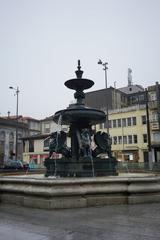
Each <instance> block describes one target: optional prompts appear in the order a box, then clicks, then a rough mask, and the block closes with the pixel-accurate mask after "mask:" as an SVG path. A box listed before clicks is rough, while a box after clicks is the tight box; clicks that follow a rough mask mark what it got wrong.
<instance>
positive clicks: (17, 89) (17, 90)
mask: <svg viewBox="0 0 160 240" xmlns="http://www.w3.org/2000/svg"><path fill="white" fill-rule="evenodd" d="M9 88H10V89H13V90H15V95H16V96H17V102H16V151H15V158H16V160H17V156H18V94H19V92H20V91H19V88H18V87H17V88H14V87H12V86H11V87H9Z"/></svg>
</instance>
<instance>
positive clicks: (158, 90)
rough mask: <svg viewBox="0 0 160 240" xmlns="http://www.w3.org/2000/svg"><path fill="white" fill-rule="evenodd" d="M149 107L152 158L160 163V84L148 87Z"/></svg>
mask: <svg viewBox="0 0 160 240" xmlns="http://www.w3.org/2000/svg"><path fill="white" fill-rule="evenodd" d="M148 108H149V123H150V132H151V134H150V137H151V139H150V141H151V151H152V159H153V161H155V162H159V163H160V84H159V83H158V82H156V84H155V85H153V86H149V87H148Z"/></svg>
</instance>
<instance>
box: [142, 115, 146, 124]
mask: <svg viewBox="0 0 160 240" xmlns="http://www.w3.org/2000/svg"><path fill="white" fill-rule="evenodd" d="M146 123H147V119H146V116H145V115H144V116H142V124H146Z"/></svg>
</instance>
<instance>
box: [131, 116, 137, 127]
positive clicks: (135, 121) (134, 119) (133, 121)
mask: <svg viewBox="0 0 160 240" xmlns="http://www.w3.org/2000/svg"><path fill="white" fill-rule="evenodd" d="M132 123H133V125H136V124H137V120H136V117H133V118H132Z"/></svg>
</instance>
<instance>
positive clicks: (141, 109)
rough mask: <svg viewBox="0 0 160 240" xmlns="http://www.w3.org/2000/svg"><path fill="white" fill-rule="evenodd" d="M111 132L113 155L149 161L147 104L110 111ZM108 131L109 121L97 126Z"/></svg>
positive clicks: (122, 158) (120, 157) (131, 159)
mask: <svg viewBox="0 0 160 240" xmlns="http://www.w3.org/2000/svg"><path fill="white" fill-rule="evenodd" d="M108 118H109V134H110V137H111V139H112V151H113V155H114V156H115V157H116V158H117V159H118V160H119V161H132V162H147V161H148V146H147V145H148V144H147V121H146V106H145V105H136V106H132V107H126V108H121V109H116V110H112V111H109V114H108ZM99 130H100V131H106V132H107V123H104V124H99V125H97V126H96V131H99Z"/></svg>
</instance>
